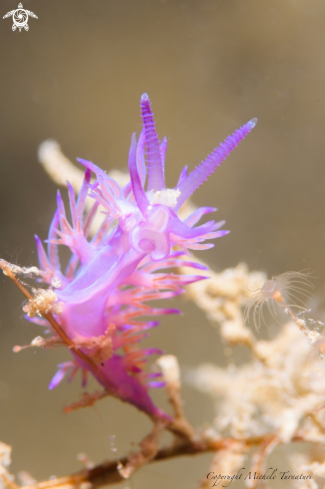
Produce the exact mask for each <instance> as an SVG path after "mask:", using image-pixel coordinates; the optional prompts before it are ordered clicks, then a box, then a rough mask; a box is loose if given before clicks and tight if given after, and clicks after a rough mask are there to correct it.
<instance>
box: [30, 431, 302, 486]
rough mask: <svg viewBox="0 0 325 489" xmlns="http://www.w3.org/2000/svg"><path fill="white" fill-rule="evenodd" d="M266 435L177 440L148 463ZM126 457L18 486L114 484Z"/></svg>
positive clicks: (259, 440)
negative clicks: (54, 477) (242, 437)
mask: <svg viewBox="0 0 325 489" xmlns="http://www.w3.org/2000/svg"><path fill="white" fill-rule="evenodd" d="M266 439H267V440H269V439H270V435H266V436H256V437H251V438H246V439H241V440H238V439H235V438H224V439H222V440H220V439H219V440H208V441H206V440H204V439H203V438H201V439H196V440H191V441H190V440H188V441H185V442H183V443H180V444H177V445H175V444H173V445H170V446H167V447H164V448H161V449H160V450H158V452H157V453H156V455H155V457H154V458H152V459H151V460H150V461H149V462H148V463H153V462H158V461H163V460H169V459H173V458H175V457H182V456H187V455H199V454H203V453H207V452H218V451H220V450H224V449H226V448H229V447H230V446H231V445H232V444H234V443H236V444H238V443H242V444H243V446H244V447H247V448H249V447H254V446H260V445H262V444H263V443H265V441H266ZM291 441H292V442H301V441H304V437H303V434H302V433H301V432H297V433H296V434H295V435H294V436H293V437H292V440H291ZM127 462H128V458H127V457H124V458H122V459H119V460H113V461H112V460H108V461H105V462H103V463H102V464H100V465H97V466H95V467H94V468H92V469H84V470H82V471H80V472H77V473H75V474H71V475H68V476H65V477H58V478H56V479H53V480H48V481H42V482H39V483H37V484H33V485H32V486H31V485H29V486H23V487H22V488H21V489H52V488H56V489H77V488H80V487H81V485H82V484H84V483H85V484H91V487H92V489H96V488H97V487H101V486H104V485H111V484H117V483H119V482H122V481H123V480H124V481H125V479H124V478H123V476H122V475H121V473H120V470H119V468H120V467H121V466H123V465H126V464H127Z"/></svg>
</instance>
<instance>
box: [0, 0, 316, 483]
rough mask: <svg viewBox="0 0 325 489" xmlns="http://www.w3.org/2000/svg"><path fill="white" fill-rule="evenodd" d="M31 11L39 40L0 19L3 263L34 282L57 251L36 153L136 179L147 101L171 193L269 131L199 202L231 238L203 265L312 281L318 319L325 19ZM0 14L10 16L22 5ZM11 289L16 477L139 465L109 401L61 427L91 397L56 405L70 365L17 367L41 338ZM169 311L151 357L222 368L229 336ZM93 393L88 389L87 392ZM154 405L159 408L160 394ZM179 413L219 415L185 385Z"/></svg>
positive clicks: (100, 4) (104, 4) (145, 475)
mask: <svg viewBox="0 0 325 489" xmlns="http://www.w3.org/2000/svg"><path fill="white" fill-rule="evenodd" d="M23 6H24V8H26V9H29V10H31V11H33V12H34V13H35V14H36V15H37V16H38V19H33V18H30V20H29V31H28V32H25V31H24V30H22V32H21V33H19V31H18V30H17V31H16V32H13V31H12V29H11V25H12V20H11V18H9V19H2V18H1V20H0V53H1V54H0V66H1V78H0V87H1V91H0V105H1V117H0V125H1V130H0V142H1V166H0V174H1V178H0V186H1V191H0V220H1V224H0V231H1V232H0V240H1V242H0V254H1V257H2V258H4V259H6V260H9V261H11V262H14V263H17V264H19V265H26V266H30V265H36V264H37V258H36V249H35V243H34V237H33V236H34V234H38V235H39V236H40V237H41V238H42V239H45V238H46V235H47V230H48V226H49V224H50V221H51V218H52V216H53V213H54V210H55V206H56V202H55V194H56V188H57V185H56V184H55V183H53V182H52V181H51V180H50V179H49V178H48V176H47V175H46V174H45V172H44V170H43V168H42V167H41V166H40V164H39V163H38V159H37V149H38V146H39V144H40V143H41V142H42V141H43V140H45V139H48V138H53V139H55V140H57V141H58V142H59V143H60V145H61V147H62V150H63V152H64V153H65V154H66V155H67V156H68V157H69V158H70V159H71V160H72V161H75V158H76V157H82V158H85V159H88V160H91V161H93V162H94V163H96V164H97V165H99V166H101V167H102V168H104V169H106V170H110V169H113V168H117V169H120V170H126V167H127V156H128V150H129V143H130V137H131V133H132V132H133V131H137V133H138V134H139V132H140V127H141V121H140V115H139V100H140V96H141V94H142V93H143V92H148V93H149V95H150V97H151V101H152V104H153V109H154V112H155V117H156V121H157V130H158V132H159V134H160V136H161V137H162V136H164V135H166V136H167V137H168V152H167V159H166V177H167V184H168V186H170V187H173V186H174V185H175V184H176V181H177V178H178V175H179V173H180V171H181V169H182V168H183V166H184V165H185V164H188V165H189V169H193V168H194V167H195V165H197V164H198V163H199V162H200V161H201V160H202V159H203V158H205V156H206V155H207V153H209V152H211V151H212V150H213V148H215V147H216V146H217V145H218V144H219V142H220V141H222V140H223V139H224V138H225V137H226V136H228V134H230V133H232V132H233V131H234V130H235V129H236V128H238V127H239V126H241V125H242V124H244V123H245V122H247V121H248V120H250V119H252V118H253V117H258V119H259V122H258V124H257V126H256V128H255V129H254V131H253V132H252V134H250V135H249V137H247V138H246V140H245V141H244V142H243V143H242V144H241V145H240V146H239V147H238V148H237V149H236V151H235V152H234V153H232V154H231V156H229V157H228V159H227V161H226V162H224V163H223V164H222V166H221V168H218V169H217V170H216V172H215V174H214V175H213V176H211V177H210V179H209V181H208V182H206V183H205V185H204V186H203V187H200V189H199V190H198V191H197V192H196V194H195V196H194V199H193V200H194V202H195V203H196V204H197V205H205V206H215V207H218V209H219V211H218V213H217V215H216V218H217V219H225V220H226V221H227V223H226V226H225V228H226V229H229V230H230V231H231V233H230V234H229V235H227V236H226V237H223V238H222V239H218V240H216V241H215V247H214V248H213V249H212V250H208V251H205V252H204V253H203V252H201V253H200V252H197V253H196V255H197V256H198V257H199V258H202V259H204V260H205V261H207V262H208V263H209V265H210V266H211V268H212V269H214V270H222V269H224V268H228V267H233V266H236V265H237V264H238V263H239V262H246V263H247V264H248V266H249V267H250V269H256V270H263V271H266V272H267V274H268V275H269V276H270V277H271V276H272V275H277V274H279V273H282V272H286V271H289V270H296V271H301V270H307V269H308V270H311V271H313V272H314V273H313V275H314V276H315V277H316V278H317V279H316V280H315V285H316V299H315V301H314V303H313V307H314V309H315V311H317V315H318V317H320V318H321V317H322V306H323V304H322V303H323V299H322V295H323V294H324V290H325V289H324V284H325V257H324V251H325V192H324V189H325V137H324V136H325V94H324V87H325V48H324V46H325V30H324V25H325V3H324V2H323V1H322V0H286V1H285V2H284V1H280V0H275V1H272V2H269V1H267V0H265V1H263V2H261V1H258V0H190V1H189V0H184V1H180V0H146V1H145V0H114V1H113V0H69V1H64V0H46V1H44V0H43V1H41V0H29V1H28V0H25V1H24V2H23ZM0 7H1V12H2V13H1V12H0V17H2V16H3V15H5V13H6V12H7V11H9V10H12V9H15V8H17V1H16V0H15V1H14V0H2V1H1V3H0ZM62 193H63V194H64V195H65V196H66V192H65V190H63V191H62ZM0 286H1V292H0V298H1V299H0V301H1V302H0V320H1V323H0V440H1V441H3V442H5V443H7V444H10V445H12V446H13V464H12V472H14V473H15V472H17V471H18V470H27V471H29V472H30V473H31V474H32V475H33V476H34V477H35V478H37V479H42V478H47V477H48V476H50V475H54V474H55V475H57V476H59V475H65V474H68V473H70V472H73V471H76V470H78V469H79V468H80V463H79V462H78V461H77V458H76V455H77V454H78V453H80V452H85V453H87V455H88V456H89V458H90V459H91V460H93V461H94V462H95V463H98V462H100V461H102V460H103V459H106V458H114V457H115V455H116V453H117V456H123V455H124V454H125V453H126V452H128V451H129V450H131V449H134V448H135V447H134V446H132V445H131V443H132V442H134V443H136V442H137V441H138V440H140V439H141V437H142V436H144V434H146V433H147V432H148V430H149V427H150V422H149V421H148V420H147V419H146V418H145V416H143V414H141V413H140V412H137V411H136V410H135V409H134V408H132V407H131V406H127V405H124V404H122V403H121V402H120V401H118V400H115V399H110V398H108V399H105V400H103V401H101V402H99V403H98V404H97V405H96V406H95V407H93V408H87V409H85V410H81V411H77V412H74V413H71V414H69V415H65V414H64V413H63V407H64V406H65V405H66V404H70V403H71V402H73V401H75V400H77V399H78V397H79V393H80V392H81V387H80V384H79V379H75V380H74V381H73V382H72V384H67V383H66V382H63V383H62V384H61V385H60V386H59V387H58V388H57V389H55V390H54V391H51V392H49V391H48V389H47V387H48V384H49V381H50V379H51V378H52V376H53V375H54V373H55V370H56V365H57V363H59V362H60V361H65V360H66V359H67V353H66V352H65V351H64V350H62V351H60V349H57V350H54V351H52V352H50V353H49V352H45V351H41V350H39V349H38V350H37V351H33V350H32V349H30V350H27V351H24V352H22V353H20V354H19V355H16V354H14V353H13V352H12V347H13V346H14V345H15V344H26V343H28V342H29V341H30V340H31V339H32V338H34V337H35V336H37V335H38V334H39V329H38V328H37V327H36V326H34V325H30V324H28V323H27V322H25V321H24V320H23V318H22V316H23V313H22V310H21V307H20V306H21V303H22V301H23V298H22V296H21V295H20V292H19V291H18V290H16V289H15V287H14V286H13V284H11V283H10V282H9V281H8V280H7V279H5V277H1V280H0ZM173 303H174V305H175V307H180V308H182V310H183V311H184V315H183V316H181V317H175V316H174V317H173V316H170V317H167V318H164V319H163V321H162V326H161V327H160V328H158V329H156V330H155V331H153V332H152V333H151V335H150V345H151V346H156V347H159V348H162V349H163V350H164V351H165V352H166V353H172V354H175V355H176V356H177V357H178V358H179V361H180V364H181V366H182V367H183V369H184V372H186V369H187V368H189V367H195V366H197V365H199V364H200V363H201V362H203V361H204V362H205V361H209V362H213V363H215V364H219V365H225V364H226V359H225V355H224V351H223V350H224V348H223V346H222V344H221V342H220V339H219V336H218V331H217V330H216V329H215V328H212V327H211V326H210V325H209V323H208V321H207V319H206V317H205V316H204V314H203V313H202V312H201V311H199V310H198V309H197V308H196V306H195V305H194V304H191V303H189V302H185V301H183V300H182V299H181V298H178V299H176V300H174V301H173ZM315 314H316V313H314V316H315ZM266 334H267V333H266ZM270 334H271V333H270ZM148 344H149V342H148ZM240 355H241V354H239V356H238V358H239V360H238V361H240ZM243 355H244V353H243ZM96 388H97V387H96V384H95V381H92V382H91V384H90V387H89V390H90V391H92V390H96ZM155 398H156V399H157V402H158V403H160V404H161V405H162V406H163V407H164V406H165V404H164V403H165V396H164V394H163V393H162V392H156V393H155ZM183 398H184V400H185V406H184V407H185V411H186V414H187V416H188V418H189V420H190V421H191V422H192V423H193V424H194V425H202V426H204V423H205V422H207V421H210V420H211V419H212V418H213V415H214V413H213V406H212V404H211V401H210V399H208V398H206V397H205V396H204V395H203V394H201V393H199V392H197V391H195V390H194V389H193V388H192V387H190V386H188V385H186V383H184V386H183ZM114 436H115V438H114V439H113V437H114ZM112 444H114V447H113V448H114V449H115V448H116V449H117V452H116V453H115V452H112ZM210 458H211V456H210V455H203V456H199V457H196V458H192V459H190V458H182V459H179V460H173V461H168V462H166V463H160V464H154V465H152V466H147V467H145V468H143V469H142V470H141V471H139V473H137V474H135V475H134V476H133V477H132V478H131V479H130V480H128V481H126V482H125V483H124V484H121V485H120V486H119V487H123V489H124V488H127V487H128V488H130V489H139V488H141V489H146V488H149V487H152V485H153V484H154V485H155V487H156V489H160V488H161V489H162V488H165V487H169V488H170V489H174V488H175V489H176V488H178V487H195V485H196V483H197V481H198V480H199V479H200V478H202V477H204V475H205V474H206V473H207V471H208V466H209V460H210ZM280 461H281V460H280ZM279 463H280V462H279ZM279 487H280V486H279Z"/></svg>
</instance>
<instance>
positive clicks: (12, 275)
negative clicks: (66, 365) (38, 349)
mask: <svg viewBox="0 0 325 489" xmlns="http://www.w3.org/2000/svg"><path fill="white" fill-rule="evenodd" d="M0 268H1V269H2V271H3V273H4V274H5V275H7V276H8V277H9V278H11V280H12V281H13V282H14V284H15V285H17V287H18V288H19V290H20V291H21V292H22V293H23V294H24V296H25V297H26V298H27V299H28V300H30V301H32V300H33V299H34V298H33V296H32V294H31V293H30V292H29V291H28V290H27V289H26V287H24V285H23V284H22V283H21V282H20V280H19V279H18V278H17V277H16V275H15V273H14V272H13V270H12V269H11V267H10V266H9V264H8V263H7V262H6V261H5V260H0ZM43 316H44V318H45V319H47V321H48V322H49V323H50V324H51V326H52V328H53V329H54V331H55V332H56V334H57V335H58V336H60V338H61V339H62V341H63V342H64V343H65V344H66V345H67V346H68V348H70V349H71V350H73V351H74V353H75V354H76V355H77V356H78V357H79V358H80V359H81V360H83V361H84V362H86V363H88V365H90V366H91V367H92V368H96V364H95V363H94V362H93V361H92V360H91V359H90V358H89V357H88V356H87V355H85V354H84V353H83V352H82V351H81V350H79V349H78V347H77V346H76V345H75V344H74V343H73V341H72V340H71V339H70V338H69V337H68V335H67V334H66V333H65V332H64V331H63V329H62V328H61V326H60V325H59V324H58V323H57V321H56V320H55V318H54V317H53V316H52V314H51V313H50V312H47V313H44V314H43Z"/></svg>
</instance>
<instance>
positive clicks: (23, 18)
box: [3, 3, 38, 32]
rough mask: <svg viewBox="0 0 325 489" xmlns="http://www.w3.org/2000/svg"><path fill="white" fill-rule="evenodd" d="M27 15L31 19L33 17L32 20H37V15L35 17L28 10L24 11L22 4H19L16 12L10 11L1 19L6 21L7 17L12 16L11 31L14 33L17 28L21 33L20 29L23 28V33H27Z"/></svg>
mask: <svg viewBox="0 0 325 489" xmlns="http://www.w3.org/2000/svg"><path fill="white" fill-rule="evenodd" d="M29 15H30V16H31V17H34V19H38V17H37V15H35V14H34V13H33V12H31V11H30V10H24V9H23V4H22V3H20V4H19V5H18V8H17V9H16V10H11V11H10V12H7V13H6V15H4V16H3V19H6V18H7V17H11V16H12V20H13V22H14V23H13V24H12V30H13V31H15V30H16V29H17V28H18V29H19V32H21V30H22V28H24V29H25V31H28V30H29V25H28V24H27V22H28V16H29Z"/></svg>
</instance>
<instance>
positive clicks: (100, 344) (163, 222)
mask: <svg viewBox="0 0 325 489" xmlns="http://www.w3.org/2000/svg"><path fill="white" fill-rule="evenodd" d="M141 116H142V123H143V130H142V132H141V134H140V136H139V139H138V141H136V136H135V134H133V135H132V140H131V147H130V151H129V161H128V165H129V172H130V182H129V183H128V184H127V185H126V186H125V187H124V188H121V187H120V186H119V185H118V183H117V182H116V181H115V180H113V179H112V178H110V177H109V176H108V175H107V174H106V173H105V172H104V171H103V170H101V169H100V168H99V167H98V166H96V165H95V164H93V163H91V162H88V161H85V160H79V162H80V163H81V164H82V165H84V166H85V167H86V173H85V179H84V182H83V185H82V187H81V189H80V192H79V196H78V198H77V200H76V198H75V194H74V190H73V188H72V186H71V185H69V184H68V193H69V200H70V209H71V217H72V222H71V224H70V223H69V222H68V220H67V217H66V213H65V207H64V204H63V201H62V199H61V196H60V193H58V198H57V211H56V213H55V215H54V218H53V221H52V224H51V227H50V231H49V236H48V240H47V243H48V244H47V247H48V249H47V253H46V252H45V250H44V248H43V245H42V243H41V241H40V240H39V238H37V237H36V243H37V249H38V256H39V262H40V267H41V269H42V271H43V272H45V274H44V276H45V277H49V278H48V280H47V279H46V280H47V282H48V284H49V285H50V286H51V285H52V286H53V284H55V285H56V287H57V288H56V289H55V293H56V296H57V301H58V303H59V304H60V307H59V308H58V309H57V311H59V312H56V313H55V314H54V316H55V319H56V320H57V322H58V323H59V324H60V326H61V328H62V329H63V330H64V332H65V333H66V334H67V336H68V337H69V338H70V339H71V340H72V341H73V342H74V343H75V344H76V345H79V348H80V349H81V350H82V351H83V352H84V353H85V354H86V355H87V356H88V357H90V358H92V361H93V362H95V364H96V368H93V367H91V366H90V365H88V364H87V363H86V362H84V361H83V360H81V359H80V358H79V357H78V356H77V355H75V354H74V353H73V354H74V356H75V359H74V361H70V362H66V363H64V364H61V365H60V366H59V370H58V372H57V374H56V375H55V377H54V378H53V380H52V382H51V384H50V388H53V387H55V386H56V385H57V384H58V383H59V382H60V381H61V380H62V378H63V377H64V375H65V374H66V373H67V372H70V376H71V374H74V373H75V372H76V371H77V369H79V368H81V369H82V370H83V374H84V379H85V377H86V373H87V372H88V371H91V373H92V374H93V375H94V376H95V377H96V378H97V380H98V381H99V383H100V384H102V386H103V387H104V388H105V389H106V390H107V391H109V392H110V393H111V394H112V395H114V396H116V397H119V398H121V399H122V400H124V401H128V402H130V403H132V404H134V405H135V406H137V407H138V408H139V409H141V410H143V411H145V412H147V413H149V414H150V415H152V416H156V415H159V410H158V408H156V407H155V405H154V404H153V402H152V400H151V398H150V396H149V394H148V388H149V387H150V386H152V387H154V386H159V385H161V382H160V381H159V380H157V379H156V380H155V377H158V374H156V373H146V372H145V365H146V362H147V357H148V355H151V354H159V353H161V352H160V350H158V349H156V348H145V349H141V348H140V347H139V342H140V341H141V340H142V339H143V338H144V337H145V336H146V335H147V330H149V329H150V328H152V327H154V326H156V325H157V322H156V321H149V320H146V319H144V318H145V317H148V316H153V317H156V316H161V315H164V314H172V313H178V312H179V311H178V310H175V309H171V308H164V309H157V308H155V307H152V306H150V305H149V304H148V302H149V301H151V300H155V299H168V298H170V297H174V296H176V295H178V294H180V293H182V292H183V287H184V286H185V285H186V284H189V283H191V282H195V281H197V280H201V279H202V278H204V277H202V275H196V274H193V275H177V274H173V273H170V272H169V271H168V272H164V269H170V268H173V267H178V266H180V265H182V266H187V267H191V268H193V270H195V269H199V270H202V269H205V267H203V266H202V265H200V264H198V263H195V262H193V261H192V260H191V259H184V255H185V254H189V251H188V250H205V249H208V248H211V247H212V246H213V244H211V243H204V242H205V241H206V240H210V239H214V238H218V237H221V236H224V235H225V234H227V231H224V230H220V228H221V227H222V225H223V224H224V222H223V221H222V222H215V221H213V220H211V221H208V222H206V223H205V224H201V225H199V226H196V224H197V223H198V221H199V220H200V219H201V218H202V217H203V216H204V215H205V214H208V213H211V212H213V211H215V209H214V208H211V207H201V208H199V209H197V210H195V211H194V212H193V213H192V214H191V215H190V216H189V217H187V218H186V219H184V220H182V219H181V218H180V217H179V216H178V214H179V210H180V207H181V206H182V204H183V203H184V202H185V201H186V200H187V199H188V198H189V197H190V196H191V195H192V193H193V192H194V191H195V190H196V189H197V188H198V187H199V185H201V184H202V183H203V181H204V180H206V179H207V177H208V176H209V175H210V174H211V173H212V172H213V171H214V170H215V168H216V167H217V166H219V165H220V163H221V162H222V160H224V159H225V158H226V157H227V156H228V154H229V152H230V151H232V150H233V149H234V148H235V146H237V144H238V143H239V142H240V141H241V140H242V139H243V138H244V137H245V136H246V135H247V134H248V133H249V132H250V131H251V129H252V128H253V127H254V126H255V124H256V119H252V120H251V121H249V122H248V123H247V124H245V125H244V126H242V127H241V128H240V129H238V130H236V131H235V132H234V134H233V135H231V136H229V137H228V138H227V139H226V140H225V142H224V143H221V145H220V146H219V147H218V148H217V149H215V150H214V151H213V152H212V153H211V154H210V155H209V156H208V157H207V158H206V159H205V160H204V161H202V162H201V164H200V165H199V166H197V167H196V168H195V169H194V170H193V171H192V172H191V173H189V175H187V168H184V170H183V171H182V172H181V174H180V177H179V180H178V182H177V185H176V186H175V188H173V189H168V188H166V185H165V177H164V173H165V154H166V149H167V140H166V138H164V139H163V140H162V142H161V143H160V142H159V140H158V135H157V133H156V129H155V123H154V118H153V112H152V109H151V104H150V100H149V97H148V95H147V94H143V95H142V97H141ZM91 172H93V173H94V174H95V176H96V180H95V183H91ZM146 182H147V184H146ZM88 197H90V198H92V199H94V204H93V207H92V209H91V211H90V212H89V214H88V215H86V216H84V206H85V201H86V198H88ZM99 205H101V206H102V207H103V208H104V209H105V213H106V214H107V216H106V218H105V220H104V222H103V224H102V226H101V228H100V229H99V230H98V232H97V233H96V235H95V236H94V237H92V238H91V239H89V237H88V235H89V229H90V224H91V221H92V219H93V217H94V215H95V214H96V212H98V207H99ZM59 244H60V245H65V246H67V247H68V248H69V249H70V250H71V254H72V255H71V259H70V262H69V265H68V267H67V269H66V270H65V272H63V271H62V270H61V266H60V261H59V256H58V249H57V247H58V245H59ZM32 320H33V319H32ZM36 321H37V322H38V323H39V322H40V320H39V319H36ZM43 324H45V323H43Z"/></svg>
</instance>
